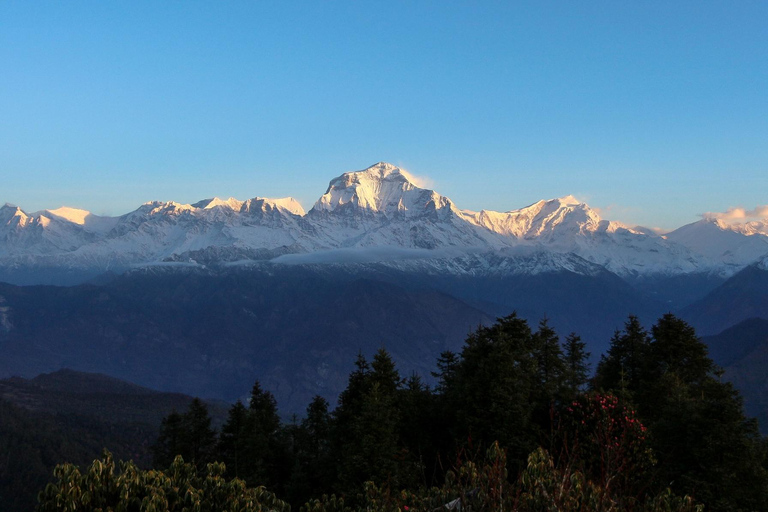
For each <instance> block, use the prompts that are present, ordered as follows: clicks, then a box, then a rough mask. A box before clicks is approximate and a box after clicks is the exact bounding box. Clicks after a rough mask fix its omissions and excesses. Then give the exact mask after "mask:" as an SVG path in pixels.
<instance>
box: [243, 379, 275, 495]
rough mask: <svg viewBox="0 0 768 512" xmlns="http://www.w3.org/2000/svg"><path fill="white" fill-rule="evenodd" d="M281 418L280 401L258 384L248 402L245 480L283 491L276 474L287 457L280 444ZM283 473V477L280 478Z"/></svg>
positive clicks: (257, 382)
mask: <svg viewBox="0 0 768 512" xmlns="http://www.w3.org/2000/svg"><path fill="white" fill-rule="evenodd" d="M279 433H280V416H279V415H278V414H277V401H276V400H275V397H274V395H273V394H272V393H270V392H269V391H267V390H265V389H262V387H261V384H260V383H259V381H258V380H257V381H255V382H254V384H253V388H252V389H251V396H250V399H249V400H248V413H247V421H246V426H245V457H246V463H245V464H244V465H243V475H242V478H244V479H245V481H246V482H247V483H248V484H249V485H267V486H270V487H272V488H273V489H275V490H280V489H279V485H280V484H284V483H285V482H284V481H282V480H280V477H281V473H282V472H278V471H277V469H278V468H277V466H278V461H279V460H280V458H281V456H282V455H284V454H283V453H282V452H283V446H282V445H281V443H280V442H279ZM279 473H280V474H279Z"/></svg>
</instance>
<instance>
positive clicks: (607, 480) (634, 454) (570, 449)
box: [556, 393, 655, 497]
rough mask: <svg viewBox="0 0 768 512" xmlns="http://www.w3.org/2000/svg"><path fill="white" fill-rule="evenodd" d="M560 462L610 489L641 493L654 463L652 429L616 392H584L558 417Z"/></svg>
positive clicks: (623, 492) (633, 494)
mask: <svg viewBox="0 0 768 512" xmlns="http://www.w3.org/2000/svg"><path fill="white" fill-rule="evenodd" d="M559 420H560V421H559V426H558V431H559V432H558V435H556V438H557V439H558V441H557V442H558V443H561V444H560V446H559V447H558V448H559V450H560V459H561V461H560V463H561V465H562V464H566V465H568V466H572V467H573V469H578V470H580V471H583V472H584V474H585V475H587V477H588V478H591V479H593V480H594V481H595V483H597V484H598V485H600V486H601V487H603V488H604V489H605V490H606V491H609V492H614V493H615V492H618V493H620V494H622V495H625V496H635V497H637V496H639V495H640V494H642V493H643V491H644V490H645V488H646V487H647V485H648V483H649V482H650V480H651V477H652V475H651V470H652V468H653V465H654V464H655V459H654V456H653V451H652V450H651V448H650V445H649V443H648V439H647V437H648V434H649V433H648V431H647V428H646V427H645V426H644V425H643V424H642V423H641V422H640V420H639V419H638V418H637V417H636V415H635V412H634V411H633V410H632V409H630V408H628V407H626V406H624V405H623V404H622V403H621V402H620V401H619V399H618V398H617V397H615V396H613V395H604V394H599V393H590V394H586V395H581V396H579V397H578V398H576V399H575V400H573V401H572V402H571V403H570V404H568V405H567V406H565V407H564V408H563V411H562V413H561V415H560V418H559Z"/></svg>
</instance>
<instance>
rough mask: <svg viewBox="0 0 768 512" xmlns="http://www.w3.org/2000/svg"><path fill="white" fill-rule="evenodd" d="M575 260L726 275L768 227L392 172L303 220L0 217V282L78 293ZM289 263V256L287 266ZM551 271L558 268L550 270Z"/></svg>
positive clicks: (341, 188)
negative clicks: (98, 280) (616, 216)
mask: <svg viewBox="0 0 768 512" xmlns="http://www.w3.org/2000/svg"><path fill="white" fill-rule="evenodd" d="M531 252H545V253H548V254H573V255H576V256H578V257H580V258H582V259H584V260H586V261H587V262H589V263H593V264H596V265H599V266H601V267H604V268H605V269H607V270H608V271H610V272H612V273H615V274H617V275H619V276H621V277H624V278H647V277H656V276H665V277H669V276H675V275H683V274H686V275H687V274H705V275H715V276H718V277H728V276H730V275H733V274H734V273H736V272H737V271H739V270H740V269H742V268H744V267H745V266H747V265H749V264H750V263H752V262H754V261H756V260H757V259H758V258H760V257H762V256H765V255H766V254H768V222H762V223H760V222H751V223H742V224H738V223H736V224H734V223H726V222H724V221H722V220H719V219H716V218H704V219H702V220H701V221H699V222H696V223H693V224H689V225H686V226H683V227H681V228H679V229H677V230H675V231H673V232H671V233H668V234H667V235H663V236H662V235H659V234H657V233H654V232H653V231H652V230H650V229H647V228H641V227H629V226H626V225H624V224H621V223H619V222H615V221H610V220H604V219H601V218H600V216H599V214H598V213H597V212H596V211H595V210H594V209H592V208H590V207H589V206H588V205H587V204H585V203H583V202H580V201H578V200H577V199H575V198H574V197H573V196H565V197H561V198H557V199H550V200H541V201H538V202H536V203H533V204H531V205H529V206H526V207H524V208H520V209H518V210H511V211H507V212H495V211H489V210H482V211H480V212H475V211H469V210H462V209H460V208H458V207H457V206H456V205H455V204H454V203H453V201H451V200H450V199H449V198H447V197H445V196H442V195H440V194H438V193H437V192H435V191H433V190H428V189H424V188H420V187H418V186H417V185H416V184H415V183H414V180H413V179H412V178H411V176H410V175H409V174H408V173H407V172H406V171H404V170H403V169H400V168H398V167H396V166H393V165H391V164H387V163H378V164H376V165H373V166H371V167H369V168H367V169H365V170H363V171H358V172H348V173H344V174H342V175H341V176H339V177H338V178H335V179H333V180H331V182H330V184H329V186H328V189H327V190H326V192H325V194H323V195H322V196H321V197H320V199H318V200H317V202H316V203H315V205H314V206H313V207H312V209H310V210H309V212H306V213H305V212H304V210H303V209H302V207H301V205H300V204H299V203H298V202H297V201H296V200H294V199H292V198H283V199H267V198H259V197H257V198H253V199H248V200H245V201H240V200H237V199H234V198H229V199H226V200H223V199H219V198H213V199H206V200H203V201H199V202H197V203H195V204H179V203H175V202H160V201H154V202H149V203H146V204H144V205H142V206H140V207H139V208H138V209H136V210H135V211H133V212H130V213H127V214H125V215H122V216H119V217H100V216H97V215H93V214H91V213H90V212H87V211H85V210H79V209H74V208H68V207H62V208H58V209H55V210H44V211H41V212H35V213H31V214H28V213H26V212H24V211H23V210H22V209H21V208H19V207H16V206H12V205H8V204H6V205H5V206H3V207H2V208H0V278H1V279H3V280H5V281H8V282H13V283H17V284H55V283H66V284H75V283H77V282H82V281H84V280H87V279H88V278H89V277H93V276H95V275H98V274H101V273H104V272H108V271H112V272H122V271H125V270H127V269H130V268H135V267H136V266H146V265H162V264H166V265H167V264H177V265H182V264H183V265H198V266H200V265H224V264H228V265H232V264H238V263H239V264H242V263H247V262H253V261H274V262H277V263H282V262H284V263H290V262H296V261H303V262H306V261H321V262H323V261H324V262H329V261H333V262H343V261H348V260H349V259H352V260H355V261H357V260H361V259H362V260H364V261H391V260H413V259H427V260H434V259H441V260H445V259H446V257H450V256H454V257H464V256H466V255H468V254H474V253H496V254H508V255H513V256H517V255H526V254H530V253H531ZM291 256H292V257H291ZM553 264H554V265H557V263H553Z"/></svg>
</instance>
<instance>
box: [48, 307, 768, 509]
mask: <svg viewBox="0 0 768 512" xmlns="http://www.w3.org/2000/svg"><path fill="white" fill-rule="evenodd" d="M745 350H746V351H749V348H747V349H745ZM589 375H590V371H589V365H588V354H587V352H586V347H585V344H584V342H583V341H581V339H580V338H579V337H578V336H577V335H575V334H572V335H569V336H568V337H567V338H565V339H564V340H561V339H560V338H559V337H558V336H557V334H556V333H555V332H554V330H553V329H552V328H551V327H550V326H549V324H548V323H547V321H541V322H540V323H539V324H538V326H537V327H536V328H535V329H532V328H531V327H530V326H529V324H528V323H527V322H526V321H525V320H523V319H521V318H519V317H518V316H516V315H510V316H507V317H504V318H500V319H498V320H497V321H496V322H495V323H493V324H491V325H489V326H487V327H479V328H478V329H476V330H475V331H474V332H472V333H470V334H469V336H468V337H467V338H466V340H465V343H464V344H463V345H462V347H461V349H460V350H459V351H457V352H452V351H444V352H443V353H442V354H440V356H439V358H438V359H437V361H436V363H435V368H434V372H433V376H434V378H435V381H436V385H435V386H433V387H430V386H426V385H425V384H424V381H423V380H422V378H421V377H420V376H418V375H416V374H411V375H410V376H409V377H407V378H404V377H403V376H402V374H401V373H400V372H399V371H398V369H397V367H396V364H395V362H394V361H393V359H392V357H391V356H390V354H389V353H388V352H387V351H386V350H384V349H379V350H378V351H376V353H375V354H374V356H373V357H372V358H371V359H370V360H369V359H367V358H366V357H364V356H362V355H358V357H357V359H356V361H355V364H354V367H353V370H352V371H351V372H350V373H349V374H348V376H347V378H346V387H345V389H344V390H343V392H342V393H341V395H340V397H339V401H338V405H337V406H336V408H335V409H334V410H332V411H331V408H330V405H329V403H328V401H327V400H325V399H324V398H322V397H319V396H317V397H315V398H314V399H312V400H311V401H310V402H309V405H308V406H307V408H306V412H305V414H304V415H303V417H302V418H301V419H293V420H291V421H290V422H282V421H281V420H280V417H279V415H278V409H277V402H276V400H275V397H274V395H273V394H272V393H271V392H269V391H267V390H266V389H264V387H262V385H261V383H260V382H259V381H258V380H257V381H256V383H255V384H254V385H253V387H252V389H251V393H250V395H249V397H248V400H247V401H246V403H243V402H239V401H238V402H237V403H236V404H235V405H233V406H231V407H230V408H229V413H228V416H227V419H226V421H224V423H223V424H222V426H221V428H220V429H215V428H213V427H212V422H211V417H210V414H209V410H208V407H207V406H206V405H205V404H204V403H203V402H201V401H199V400H194V401H192V402H190V403H189V405H188V407H187V408H186V409H183V410H176V411H174V412H172V413H170V414H168V415H166V416H165V417H164V418H163V420H162V422H161V425H160V430H159V436H158V438H157V441H156V443H155V444H154V448H153V453H154V465H155V467H156V468H158V469H159V470H161V471H163V472H162V473H152V474H150V473H147V472H142V471H139V470H137V469H136V468H134V467H132V466H131V465H127V466H122V469H120V467H118V466H116V465H114V463H113V462H112V458H111V456H110V455H107V456H105V458H104V459H102V460H101V461H96V462H94V465H93V466H92V467H91V468H90V469H87V468H85V469H84V473H82V476H81V474H80V473H77V472H75V470H74V468H73V467H70V466H65V467H63V468H61V469H60V470H58V473H57V475H58V476H57V479H58V480H57V481H56V482H54V483H53V484H52V485H49V486H48V487H47V488H46V489H45V492H44V493H42V494H41V495H40V497H41V500H42V502H41V510H60V509H61V508H60V507H61V506H62V504H64V503H66V504H67V505H68V506H70V507H71V509H72V510H95V509H96V507H102V508H106V507H113V508H116V507H118V506H123V507H130V506H137V507H138V505H139V504H140V503H142V502H143V503H156V504H157V505H153V506H156V507H159V508H155V509H154V510H171V509H175V508H174V507H181V506H183V504H184V503H187V502H188V500H189V499H190V496H192V497H194V500H197V501H198V502H199V503H201V504H203V503H204V504H205V505H201V506H205V507H206V510H232V509H234V508H237V509H242V510H265V509H266V510H275V511H278V512H284V511H287V509H288V504H290V505H292V507H293V509H294V510H302V511H307V512H309V511H323V512H325V511H328V512H331V511H350V512H351V511H353V510H360V511H362V510H366V511H382V512H383V511H391V510H419V511H433V510H438V509H441V508H447V509H449V510H457V509H459V506H460V507H461V509H464V508H467V509H473V510H509V511H519V512H524V511H525V512H527V511H539V510H559V511H577V510H590V511H591V510H595V511H606V512H607V511H609V510H617V511H618V510H620V511H624V510H626V511H629V510H635V511H648V512H650V511H654V512H662V511H676V512H683V511H690V512H693V511H694V510H700V508H699V507H700V506H701V505H703V506H704V509H705V510H712V511H731V510H766V509H768V472H767V471H766V463H767V462H768V459H767V456H768V450H766V448H767V445H766V439H764V438H762V437H761V436H760V435H759V434H758V432H757V424H756V422H755V421H753V420H748V419H747V418H746V417H745V415H744V413H743V411H742V406H741V399H740V397H739V395H738V393H737V392H736V391H735V390H734V388H733V387H732V385H731V384H729V383H725V382H723V381H722V380H721V379H720V370H719V369H718V367H717V366H716V365H715V364H714V363H713V362H712V360H711V359H710V358H709V357H708V355H707V348H706V346H705V345H704V344H703V343H702V342H701V341H700V339H699V338H698V337H697V335H696V332H695V331H694V329H693V328H692V327H690V325H688V324H687V323H685V322H684V321H682V320H680V319H679V318H677V317H675V316H673V315H671V314H667V315H664V316H663V317H661V318H660V319H658V320H657V322H656V323H655V324H654V325H653V327H652V328H651V329H650V330H646V329H645V328H643V326H642V325H641V323H640V322H639V320H638V319H637V318H636V317H629V319H628V320H626V321H625V323H624V326H623V329H622V330H619V331H617V332H616V333H615V334H614V336H613V337H612V339H611V342H610V346H609V349H608V351H607V352H606V353H605V354H604V355H603V357H602V358H601V359H600V363H599V364H598V365H597V368H596V372H595V375H594V377H593V378H591V379H590V378H589ZM177 456H180V457H181V458H177ZM182 458H183V460H182ZM184 461H186V463H185V462H184ZM213 461H220V462H223V463H224V465H221V464H210V463H212V462H213ZM233 479H234V480H233ZM262 485H265V486H266V489H268V490H269V492H268V491H265V490H264V489H263V488H260V487H258V486H262ZM121 489H126V490H128V489H130V491H129V492H124V491H121ZM85 490H88V492H87V495H88V498H87V500H86V499H81V498H80V496H85V494H82V495H81V494H80V493H81V491H85ZM273 493H274V494H273ZM157 500H160V501H157ZM185 500H187V501H185ZM247 503H252V504H253V505H247ZM190 506H191V502H190ZM248 506H254V507H256V508H253V509H251V508H246V507H248ZM57 507H59V508H57ZM88 507H90V508H88Z"/></svg>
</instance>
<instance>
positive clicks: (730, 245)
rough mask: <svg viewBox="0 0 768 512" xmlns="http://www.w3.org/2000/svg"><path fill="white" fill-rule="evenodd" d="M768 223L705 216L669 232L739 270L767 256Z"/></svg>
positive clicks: (694, 249) (669, 235) (711, 257)
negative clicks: (734, 222)
mask: <svg viewBox="0 0 768 512" xmlns="http://www.w3.org/2000/svg"><path fill="white" fill-rule="evenodd" d="M767 226H768V222H755V221H753V222H748V223H737V224H733V223H727V222H725V221H723V220H721V219H717V218H711V217H710V218H704V219H702V220H700V221H698V222H694V223H693V224H688V225H685V226H683V227H681V228H678V229H676V230H675V231H672V232H671V233H669V234H667V239H668V240H670V241H673V242H676V243H678V244H680V245H684V246H686V247H688V248H690V249H691V250H693V251H695V252H697V253H698V254H702V255H704V256H706V257H707V258H710V259H712V260H714V261H718V262H721V263H722V264H724V265H726V266H727V267H730V268H733V269H740V268H742V267H744V266H745V265H749V264H750V263H752V262H754V261H755V260H757V259H758V258H760V257H762V256H765V255H768V227H767Z"/></svg>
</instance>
